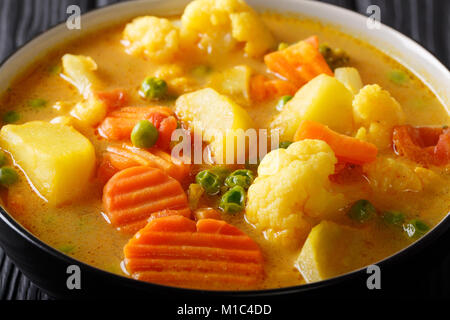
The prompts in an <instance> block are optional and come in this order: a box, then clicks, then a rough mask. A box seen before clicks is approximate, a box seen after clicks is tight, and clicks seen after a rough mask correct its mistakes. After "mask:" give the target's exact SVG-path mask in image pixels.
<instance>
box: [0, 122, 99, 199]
mask: <svg viewBox="0 0 450 320" xmlns="http://www.w3.org/2000/svg"><path fill="white" fill-rule="evenodd" d="M0 143H1V146H2V148H4V149H5V150H7V151H8V152H10V153H11V155H12V157H13V158H14V160H15V162H16V163H17V164H18V165H19V166H20V167H21V168H22V170H23V171H24V172H25V174H26V175H27V177H28V178H29V179H30V181H31V182H32V183H33V185H34V187H35V188H36V189H37V190H38V191H39V193H40V195H41V196H42V197H44V198H45V199H46V200H47V201H48V203H49V204H51V205H61V204H64V203H67V202H70V201H71V200H74V199H76V198H78V197H79V196H80V195H82V193H83V192H84V191H86V187H87V185H88V182H89V179H90V178H91V176H92V174H93V171H94V166H95V151H94V147H93V146H92V144H91V142H90V141H89V140H88V139H87V138H85V137H84V136H83V135H82V134H80V133H79V132H78V131H76V130H75V129H73V128H72V127H70V126H66V125H62V124H51V123H47V122H43V121H32V122H28V123H25V124H23V125H6V126H4V127H3V128H2V129H1V132H0Z"/></svg>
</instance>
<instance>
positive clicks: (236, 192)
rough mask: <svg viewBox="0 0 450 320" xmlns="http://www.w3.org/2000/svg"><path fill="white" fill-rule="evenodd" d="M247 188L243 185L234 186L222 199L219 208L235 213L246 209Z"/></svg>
mask: <svg viewBox="0 0 450 320" xmlns="http://www.w3.org/2000/svg"><path fill="white" fill-rule="evenodd" d="M245 199H246V195H245V190H244V188H242V187H241V186H234V187H233V188H231V189H230V190H228V191H227V192H226V193H225V194H224V195H223V196H222V198H221V199H220V204H219V208H220V209H222V210H223V212H225V213H231V214H235V213H238V212H241V211H243V210H244V206H245Z"/></svg>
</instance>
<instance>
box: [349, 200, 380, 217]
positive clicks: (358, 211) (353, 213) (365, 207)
mask: <svg viewBox="0 0 450 320" xmlns="http://www.w3.org/2000/svg"><path fill="white" fill-rule="evenodd" d="M375 213H376V209H375V207H374V206H373V205H372V204H371V203H370V202H369V201H368V200H364V199H361V200H358V201H356V202H355V203H354V204H353V205H352V206H351V207H350V209H349V210H348V212H347V215H348V216H349V217H350V219H352V220H355V221H358V222H365V221H367V220H369V219H370V218H372V216H373V215H374V214H375Z"/></svg>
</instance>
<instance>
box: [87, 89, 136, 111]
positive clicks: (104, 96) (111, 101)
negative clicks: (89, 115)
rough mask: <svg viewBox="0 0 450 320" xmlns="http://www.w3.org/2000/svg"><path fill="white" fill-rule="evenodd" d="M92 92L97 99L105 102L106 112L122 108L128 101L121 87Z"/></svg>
mask: <svg viewBox="0 0 450 320" xmlns="http://www.w3.org/2000/svg"><path fill="white" fill-rule="evenodd" d="M94 94H95V96H96V97H97V98H98V99H100V100H101V101H103V102H104V103H105V104H106V107H107V110H108V112H110V111H113V110H115V109H118V108H122V107H123V106H125V105H126V103H127V101H128V96H127V93H126V92H125V91H124V90H121V89H116V90H111V91H97V92H95V93H94Z"/></svg>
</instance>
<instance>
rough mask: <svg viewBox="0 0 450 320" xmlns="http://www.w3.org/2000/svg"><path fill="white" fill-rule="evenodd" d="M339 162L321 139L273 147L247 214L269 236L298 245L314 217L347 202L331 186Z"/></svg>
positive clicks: (261, 167)
mask: <svg viewBox="0 0 450 320" xmlns="http://www.w3.org/2000/svg"><path fill="white" fill-rule="evenodd" d="M336 162H337V159H336V157H335V156H334V153H333V151H332V150H331V148H330V147H329V146H328V145H327V144H326V143H325V142H323V141H320V140H302V141H299V142H295V143H293V144H291V145H290V146H289V147H288V148H287V149H277V150H274V151H272V152H270V153H269V154H267V155H266V156H265V157H264V159H263V160H262V161H261V164H260V165H259V168H258V178H256V179H255V182H254V183H253V184H252V186H251V187H250V188H249V190H248V203H247V208H246V217H247V220H248V221H249V222H250V223H252V224H254V225H255V227H256V228H257V229H259V230H261V231H262V232H264V234H265V236H266V238H267V239H268V240H270V241H275V242H279V243H280V244H281V245H284V246H288V247H298V246H300V245H301V241H302V240H303V239H305V238H306V236H307V234H308V232H309V230H310V229H311V222H313V221H314V220H317V219H323V218H326V217H329V216H330V215H331V214H332V213H335V212H336V211H337V209H338V208H340V207H342V206H343V205H344V197H343V195H342V194H333V193H331V192H329V191H328V190H327V189H328V187H329V180H328V176H329V175H330V174H332V173H333V172H334V165H335V164H336Z"/></svg>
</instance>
